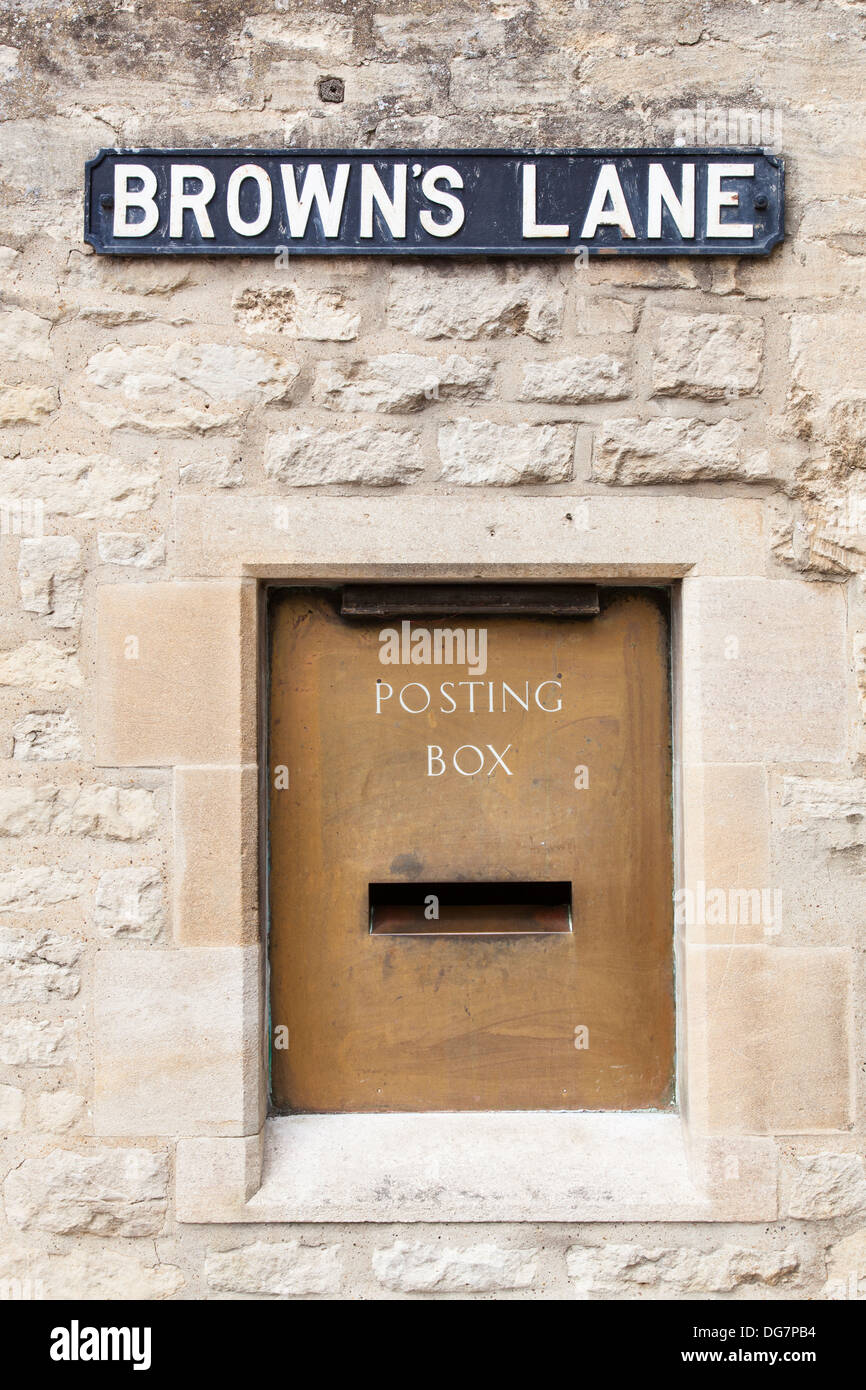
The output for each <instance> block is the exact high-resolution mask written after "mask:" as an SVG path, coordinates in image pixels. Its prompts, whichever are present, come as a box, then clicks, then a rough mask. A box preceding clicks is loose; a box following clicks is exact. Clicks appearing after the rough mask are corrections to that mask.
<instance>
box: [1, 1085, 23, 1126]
mask: <svg viewBox="0 0 866 1390" xmlns="http://www.w3.org/2000/svg"><path fill="white" fill-rule="evenodd" d="M23 1127H24V1092H23V1091H20V1090H19V1089H18V1087H17V1086H0V1134H16V1133H17V1132H18V1130H20V1129H22V1128H23Z"/></svg>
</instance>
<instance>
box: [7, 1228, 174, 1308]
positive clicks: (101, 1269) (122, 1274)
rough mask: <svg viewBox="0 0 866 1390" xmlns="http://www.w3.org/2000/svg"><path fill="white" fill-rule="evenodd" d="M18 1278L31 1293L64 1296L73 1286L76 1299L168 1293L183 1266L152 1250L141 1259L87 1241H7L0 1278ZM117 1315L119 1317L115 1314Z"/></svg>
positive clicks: (165, 1295) (155, 1296)
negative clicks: (48, 1244) (42, 1246)
mask: <svg viewBox="0 0 866 1390" xmlns="http://www.w3.org/2000/svg"><path fill="white" fill-rule="evenodd" d="M8 1281H13V1284H12V1286H13V1287H15V1286H16V1285H15V1282H14V1281H17V1282H18V1284H19V1285H20V1287H22V1288H23V1289H25V1290H26V1289H33V1290H34V1292H33V1295H32V1296H33V1297H35V1298H47V1299H52V1300H53V1299H65V1298H68V1297H69V1295H70V1291H72V1290H74V1293H75V1298H76V1300H78V1299H82V1300H88V1301H90V1300H93V1299H98V1300H100V1301H101V1300H104V1299H106V1300H111V1301H112V1302H117V1301H118V1300H119V1299H122V1300H130V1299H135V1300H138V1299H160V1298H172V1297H173V1296H174V1295H175V1294H176V1293H179V1292H180V1290H181V1289H182V1288H183V1286H184V1284H185V1283H186V1280H185V1278H184V1275H183V1271H182V1270H181V1269H180V1268H179V1267H178V1266H177V1265H174V1264H166V1263H164V1262H162V1261H161V1260H159V1257H158V1255H156V1263H154V1256H151V1257H150V1258H149V1259H143V1258H141V1257H139V1256H138V1255H132V1254H130V1253H129V1252H128V1251H126V1250H123V1249H115V1248H114V1247H113V1246H111V1245H106V1246H105V1248H104V1249H102V1250H93V1249H90V1248H88V1247H86V1246H82V1247H81V1248H79V1249H74V1248H72V1249H65V1250H63V1251H61V1252H58V1253H56V1254H54V1253H43V1252H40V1251H35V1250H27V1249H24V1248H23V1247H15V1246H11V1245H9V1244H8V1243H7V1244H6V1245H5V1248H4V1250H3V1253H2V1255H0V1283H3V1282H8ZM115 1321H118V1322H119V1321H121V1319H120V1318H119V1317H118V1318H116V1319H115Z"/></svg>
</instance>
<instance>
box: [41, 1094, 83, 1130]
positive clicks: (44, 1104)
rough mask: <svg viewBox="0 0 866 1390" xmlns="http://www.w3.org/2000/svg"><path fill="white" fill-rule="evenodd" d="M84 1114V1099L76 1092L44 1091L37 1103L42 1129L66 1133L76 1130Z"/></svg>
mask: <svg viewBox="0 0 866 1390" xmlns="http://www.w3.org/2000/svg"><path fill="white" fill-rule="evenodd" d="M83 1113H84V1097H83V1096H79V1095H76V1094H75V1092H74V1091H63V1090H61V1091H43V1092H42V1094H41V1096H39V1098H38V1099H37V1101H36V1116H37V1120H38V1123H39V1128H40V1129H46V1130H51V1131H52V1132H54V1133H65V1132H66V1131H68V1130H70V1129H75V1127H76V1125H77V1124H78V1122H79V1120H80V1119H81V1117H82V1115H83Z"/></svg>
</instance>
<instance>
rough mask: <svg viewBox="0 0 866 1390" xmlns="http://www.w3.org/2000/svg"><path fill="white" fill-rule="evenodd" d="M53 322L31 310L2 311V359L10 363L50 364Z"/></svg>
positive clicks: (0, 352)
mask: <svg viewBox="0 0 866 1390" xmlns="http://www.w3.org/2000/svg"><path fill="white" fill-rule="evenodd" d="M50 332H51V320H50V319H45V318H40V316H39V315H38V314H31V313H30V311H29V309H5V310H3V311H0V358H5V360H6V361H8V362H48V361H49V359H50V357H51V347H50V345H49V342H48V335H49V333H50Z"/></svg>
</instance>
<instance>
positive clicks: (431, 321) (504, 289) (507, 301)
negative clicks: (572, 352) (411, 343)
mask: <svg viewBox="0 0 866 1390" xmlns="http://www.w3.org/2000/svg"><path fill="white" fill-rule="evenodd" d="M564 301H565V289H564V286H563V285H562V284H560V282H559V281H558V279H557V278H556V271H555V269H553V268H551V269H549V270H548V269H544V270H538V269H533V270H525V269H523V268H522V267H517V266H498V265H493V266H485V265H478V264H473V265H471V266H467V265H459V266H456V267H454V266H448V265H444V266H443V265H395V266H393V267H392V270H391V286H390V292H389V296H388V308H387V314H388V322H389V324H390V326H391V327H392V328H397V329H400V330H402V331H403V332H405V333H413V334H414V335H415V336H416V337H418V338H462V339H463V340H464V341H471V340H473V339H475V338H499V337H503V336H509V337H510V336H513V335H515V334H521V333H526V334H527V335H528V336H529V337H530V338H535V339H537V340H538V341H539V342H547V341H549V339H551V338H555V337H558V335H559V333H560V329H561V326H562V312H563V305H564Z"/></svg>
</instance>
